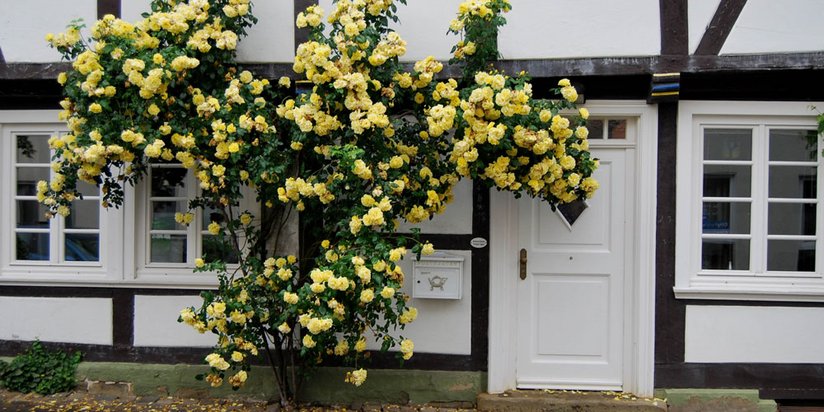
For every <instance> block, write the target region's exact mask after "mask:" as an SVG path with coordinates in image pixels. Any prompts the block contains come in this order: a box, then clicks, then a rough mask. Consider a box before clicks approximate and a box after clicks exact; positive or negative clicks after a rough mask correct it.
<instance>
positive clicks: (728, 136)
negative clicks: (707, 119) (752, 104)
mask: <svg viewBox="0 0 824 412" xmlns="http://www.w3.org/2000/svg"><path fill="white" fill-rule="evenodd" d="M751 159H752V129H704V160H751Z"/></svg>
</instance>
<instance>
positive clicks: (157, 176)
mask: <svg viewBox="0 0 824 412" xmlns="http://www.w3.org/2000/svg"><path fill="white" fill-rule="evenodd" d="M186 173H187V170H186V169H184V168H182V167H153V168H152V197H186V187H185V186H186Z"/></svg>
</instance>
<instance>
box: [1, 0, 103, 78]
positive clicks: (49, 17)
mask: <svg viewBox="0 0 824 412" xmlns="http://www.w3.org/2000/svg"><path fill="white" fill-rule="evenodd" d="M96 16H97V1H96V0H70V1H55V0H26V1H19V0H2V1H0V48H2V49H3V57H4V58H5V60H6V62H32V63H43V62H56V61H59V60H60V53H58V52H57V51H56V50H54V49H52V48H49V45H48V43H46V40H45V37H46V34H47V33H55V34H56V33H61V32H64V31H65V30H66V25H68V24H69V22H70V21H71V20H74V19H77V18H82V19H83V20H84V21H85V23H86V25H91V23H92V22H94V21H95V20H96Z"/></svg>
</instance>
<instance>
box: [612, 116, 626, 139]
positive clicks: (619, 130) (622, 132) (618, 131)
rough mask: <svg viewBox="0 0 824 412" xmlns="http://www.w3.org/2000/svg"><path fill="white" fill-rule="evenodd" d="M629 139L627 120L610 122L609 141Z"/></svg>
mask: <svg viewBox="0 0 824 412" xmlns="http://www.w3.org/2000/svg"><path fill="white" fill-rule="evenodd" d="M626 138H627V121H626V120H610V121H609V135H608V136H607V139H626Z"/></svg>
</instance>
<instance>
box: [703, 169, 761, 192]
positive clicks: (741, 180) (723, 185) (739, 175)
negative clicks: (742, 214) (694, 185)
mask: <svg viewBox="0 0 824 412" xmlns="http://www.w3.org/2000/svg"><path fill="white" fill-rule="evenodd" d="M751 187H752V168H751V167H750V166H727V165H704V197H750V193H751Z"/></svg>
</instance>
